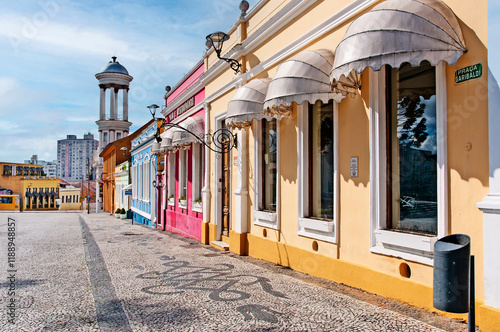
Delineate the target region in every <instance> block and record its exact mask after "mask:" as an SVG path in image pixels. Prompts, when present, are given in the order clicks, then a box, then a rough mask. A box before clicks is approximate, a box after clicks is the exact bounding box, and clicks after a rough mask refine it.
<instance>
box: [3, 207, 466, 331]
mask: <svg viewBox="0 0 500 332" xmlns="http://www.w3.org/2000/svg"><path fill="white" fill-rule="evenodd" d="M14 218H15V219H16V221H17V230H16V233H17V234H16V235H17V237H16V248H17V252H16V258H17V259H18V261H17V267H18V270H17V274H16V278H17V283H16V291H17V292H16V300H17V301H18V303H19V305H20V308H19V309H17V310H16V315H17V317H16V324H15V325H12V324H10V323H8V322H7V312H6V306H5V305H4V304H5V303H4V302H5V301H6V299H7V298H8V297H7V293H6V290H7V288H8V283H7V282H6V275H5V273H6V271H7V262H6V259H4V257H6V249H7V247H6V245H4V243H6V241H3V239H5V238H6V231H7V227H6V223H7V222H6V221H7V215H6V214H0V239H2V241H0V243H2V247H1V248H0V277H1V279H0V295H1V296H0V299H5V300H0V301H3V302H2V303H1V306H0V331H16V332H17V331H443V330H449V331H460V330H462V331H465V330H466V329H467V326H466V325H465V324H463V323H459V322H456V321H453V320H450V319H447V318H444V317H438V316H436V315H433V314H431V313H428V312H424V311H422V310H418V309H415V308H412V307H410V306H407V305H404V304H400V303H398V302H395V301H390V300H387V299H384V298H381V297H376V296H374V295H371V294H367V293H365V292H362V291H360V290H355V289H351V288H348V287H345V286H342V285H338V284H335V283H331V282H327V281H322V280H321V279H318V278H314V277H310V276H306V275H303V274H300V273H298V272H296V271H293V270H290V269H286V268H283V267H279V266H276V265H274V264H271V263H269V262H264V261H260V260H255V259H252V258H251V257H240V256H237V255H234V254H232V253H230V252H226V253H223V252H222V251H217V250H214V249H213V248H211V247H208V246H204V245H201V244H200V243H197V242H195V241H193V240H191V239H185V238H182V237H180V236H177V235H174V234H170V233H167V232H162V231H157V230H154V229H152V228H150V227H145V226H141V225H137V224H134V225H132V224H131V223H130V221H124V220H118V219H116V218H113V217H111V216H110V215H109V214H107V213H99V214H86V213H49V212H47V213H22V214H15V215H14Z"/></svg>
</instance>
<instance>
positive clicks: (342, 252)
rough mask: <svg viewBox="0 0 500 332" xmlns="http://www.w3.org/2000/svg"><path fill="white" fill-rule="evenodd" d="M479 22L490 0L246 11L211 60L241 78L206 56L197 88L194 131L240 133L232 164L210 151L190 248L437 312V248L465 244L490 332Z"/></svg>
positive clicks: (493, 324)
mask: <svg viewBox="0 0 500 332" xmlns="http://www.w3.org/2000/svg"><path fill="white" fill-rule="evenodd" d="M478 17H480V18H482V19H479V20H478V19H477V18H478ZM486 17H487V1H486V0H482V1H476V2H474V3H469V2H463V1H459V0H446V1H440V0H431V1H418V0H388V1H379V0H355V1H348V2H334V1H324V2H318V1H308V0H290V1H285V2H273V1H265V0H262V1H260V2H258V4H257V5H256V6H255V7H254V8H253V9H252V10H251V11H250V12H249V13H248V14H245V13H242V16H241V18H240V19H239V20H238V21H237V22H236V23H235V24H234V26H233V27H231V28H230V29H229V31H227V34H228V36H229V37H230V38H229V40H227V39H224V43H223V45H222V52H221V55H222V56H223V57H224V58H231V59H235V60H237V61H238V62H239V63H240V64H241V71H240V72H239V73H238V74H237V75H235V73H234V70H233V69H232V68H231V67H230V65H229V64H228V63H227V62H225V61H222V60H220V59H219V58H218V57H217V55H216V53H215V52H214V51H213V49H209V50H207V52H206V55H205V72H204V73H203V74H202V76H201V77H200V81H201V82H202V83H203V85H204V87H205V99H204V109H205V111H206V112H208V113H207V116H206V117H205V119H204V120H205V124H206V125H208V127H207V128H208V129H209V130H206V131H205V132H206V133H207V132H209V131H210V132H216V131H218V130H221V129H224V128H226V127H227V128H230V129H231V130H232V131H233V133H234V134H236V135H237V149H234V150H232V151H231V152H230V153H229V154H223V155H222V156H221V155H217V154H216V153H214V152H210V153H207V154H206V164H205V174H206V177H207V179H208V181H205V188H204V193H205V195H206V196H204V201H205V202H209V205H208V206H207V208H206V209H205V206H204V210H203V215H204V220H203V223H202V225H201V241H202V242H203V243H206V244H211V245H213V246H220V245H219V244H220V242H223V243H225V246H227V247H228V248H229V250H230V251H232V252H234V253H237V254H241V255H246V254H248V255H250V256H253V257H256V258H260V259H265V260H268V261H271V262H274V263H277V264H281V265H284V266H288V267H291V268H293V269H295V270H298V271H302V272H304V273H308V274H311V275H315V276H319V277H322V278H325V279H329V280H333V281H336V282H341V283H345V284H347V285H350V286H353V287H357V288H361V289H363V290H366V291H369V292H372V293H376V294H380V295H383V296H387V297H391V298H395V299H397V300H401V301H404V302H407V303H411V304H413V305H415V306H418V307H421V308H425V309H427V310H431V311H436V310H435V309H433V304H432V299H433V263H434V243H435V242H436V241H437V240H438V239H440V238H442V237H444V236H447V235H450V234H457V233H461V234H467V235H469V236H470V238H471V250H472V254H473V255H475V258H476V266H475V275H476V299H475V300H476V307H477V320H476V322H477V323H478V324H479V326H480V328H481V329H484V330H494V328H497V326H498V324H500V314H499V312H500V311H499V310H500V295H499V294H500V292H499V290H500V282H499V281H498V275H499V273H500V268H499V265H498V262H497V260H495V255H496V253H497V252H499V250H500V247H499V244H498V241H494V240H493V239H494V238H498V236H499V235H500V232H499V229H498V220H499V219H500V218H499V217H498V216H499V215H500V212H499V211H500V208H499V206H500V204H498V199H497V197H498V193H499V192H500V189H499V188H500V186H498V185H497V184H498V183H499V181H498V178H499V176H498V174H500V172H498V171H497V170H498V169H499V168H500V163H498V158H497V157H496V154H495V151H494V150H495V147H496V146H498V144H499V143H500V136H499V134H497V132H498V130H496V129H495V128H496V127H498V125H499V124H500V123H499V121H498V116H496V115H495V113H494V110H495V109H496V108H497V105H498V104H495V101H498V94H494V92H495V91H498V85H497V84H496V81H495V80H494V78H493V77H492V76H490V74H489V73H488V70H487V68H488V47H487V33H488V27H487V21H486ZM219 46H220V45H219ZM495 87H496V90H495V89H494V88H495ZM167 108H168V106H167ZM167 132H168V131H167ZM488 132H489V134H488ZM164 135H166V134H164ZM488 147H489V148H488ZM167 164H168V163H166V165H167ZM166 168H167V167H166ZM167 182H168V180H167ZM176 194H177V193H176ZM169 195H171V194H170V193H169ZM205 197H206V198H207V199H206V200H205ZM476 205H477V206H476ZM478 207H479V208H478ZM167 220H168V218H167ZM441 314H445V313H442V312H441ZM447 315H452V314H447ZM452 316H455V317H459V318H466V316H465V315H459V314H455V315H452Z"/></svg>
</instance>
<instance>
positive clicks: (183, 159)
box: [179, 150, 189, 209]
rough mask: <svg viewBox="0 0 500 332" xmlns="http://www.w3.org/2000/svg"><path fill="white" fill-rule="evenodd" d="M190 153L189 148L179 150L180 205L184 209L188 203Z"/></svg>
mask: <svg viewBox="0 0 500 332" xmlns="http://www.w3.org/2000/svg"><path fill="white" fill-rule="evenodd" d="M188 154H189V152H188V150H180V151H179V206H180V207H181V208H184V209H185V208H186V204H187V203H186V202H187V183H188V181H187V176H188Z"/></svg>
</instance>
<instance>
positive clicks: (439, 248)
mask: <svg viewBox="0 0 500 332" xmlns="http://www.w3.org/2000/svg"><path fill="white" fill-rule="evenodd" d="M451 255H452V256H455V257H457V258H459V257H460V256H463V258H465V259H468V258H469V255H470V237H469V236H468V235H466V234H452V235H448V236H445V237H443V238H441V239H439V240H437V241H436V243H434V256H451Z"/></svg>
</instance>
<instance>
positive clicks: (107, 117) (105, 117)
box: [101, 114, 128, 121]
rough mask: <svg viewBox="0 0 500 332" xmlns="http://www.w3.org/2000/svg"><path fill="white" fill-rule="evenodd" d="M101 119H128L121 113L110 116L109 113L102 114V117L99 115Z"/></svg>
mask: <svg viewBox="0 0 500 332" xmlns="http://www.w3.org/2000/svg"><path fill="white" fill-rule="evenodd" d="M101 120H119V121H128V119H125V118H124V117H123V115H118V114H117V115H115V116H113V117H112V116H111V114H104V116H103V117H101Z"/></svg>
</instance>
